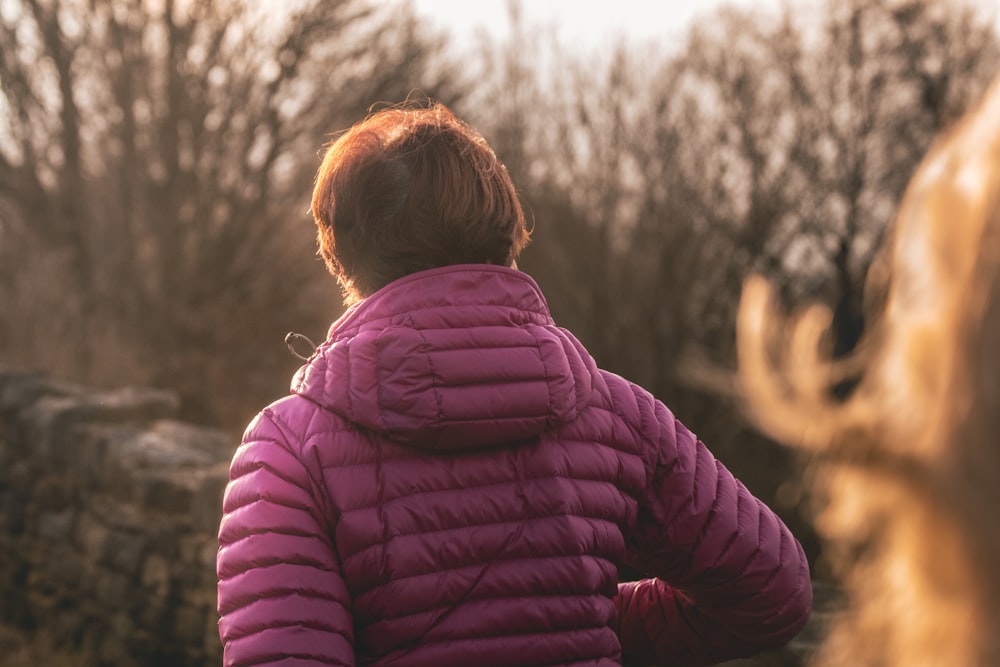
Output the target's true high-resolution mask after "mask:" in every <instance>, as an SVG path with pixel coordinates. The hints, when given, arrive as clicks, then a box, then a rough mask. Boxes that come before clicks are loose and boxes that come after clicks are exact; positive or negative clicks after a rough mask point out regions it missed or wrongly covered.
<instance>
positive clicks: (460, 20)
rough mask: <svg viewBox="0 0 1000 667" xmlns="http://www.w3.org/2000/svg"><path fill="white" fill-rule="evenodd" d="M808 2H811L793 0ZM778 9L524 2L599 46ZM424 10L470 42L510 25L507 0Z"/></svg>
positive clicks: (711, 1) (636, 1)
mask: <svg viewBox="0 0 1000 667" xmlns="http://www.w3.org/2000/svg"><path fill="white" fill-rule="evenodd" d="M788 1H789V2H804V1H806V0H788ZM723 4H730V5H737V6H743V7H746V6H752V7H754V8H755V9H757V10H759V11H775V10H777V9H778V8H780V7H781V6H782V4H783V3H782V0H728V1H727V0H522V1H521V3H520V5H521V11H522V12H523V17H524V19H525V20H526V22H528V23H531V24H541V25H543V26H545V27H546V28H554V29H555V31H556V34H557V35H558V37H559V39H560V41H562V42H563V43H566V44H576V43H579V44H580V45H581V46H584V47H588V48H589V47H593V46H596V45H598V44H599V43H601V42H602V41H607V40H608V39H613V38H614V37H616V36H618V35H626V36H627V37H628V38H633V39H641V40H645V39H652V38H664V37H671V36H679V35H681V34H682V33H683V31H684V29H685V28H686V27H687V25H688V24H689V23H690V22H691V20H692V19H694V18H695V17H696V16H698V15H699V14H705V13H710V12H712V11H713V10H714V9H715V8H716V7H718V6H720V5H723ZM413 5H414V7H415V8H416V10H417V12H418V13H419V14H422V15H424V16H426V17H427V18H428V19H430V20H431V21H432V22H434V23H436V24H438V25H439V26H441V27H443V28H445V29H447V30H449V31H451V32H452V34H453V36H454V37H455V38H456V40H457V41H458V42H460V43H462V42H470V41H471V40H473V39H474V38H475V36H476V34H477V33H478V32H479V31H480V30H481V29H484V28H485V29H486V30H488V31H489V32H490V33H491V34H493V35H495V36H497V37H502V36H503V35H504V34H505V33H506V31H507V27H508V10H507V5H508V2H507V0H464V1H463V0H413Z"/></svg>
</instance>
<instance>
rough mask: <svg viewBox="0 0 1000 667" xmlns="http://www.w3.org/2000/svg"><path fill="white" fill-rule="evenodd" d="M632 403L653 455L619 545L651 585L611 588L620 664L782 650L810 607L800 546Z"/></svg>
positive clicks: (700, 450) (663, 415)
mask: <svg viewBox="0 0 1000 667" xmlns="http://www.w3.org/2000/svg"><path fill="white" fill-rule="evenodd" d="M638 391H640V392H641V390H638ZM643 393H644V392H643ZM637 398H638V400H639V401H640V402H644V401H645V402H647V403H646V405H645V406H641V407H640V410H642V411H643V412H645V413H646V414H647V417H646V419H644V420H643V421H644V423H645V424H647V429H646V431H647V434H648V435H650V436H652V437H650V440H649V443H650V444H649V446H650V447H653V448H654V450H655V451H654V452H652V453H651V455H650V456H649V460H650V461H651V466H652V470H651V476H650V478H649V482H648V484H647V488H646V491H645V495H644V497H643V498H641V499H640V506H639V514H638V519H637V522H636V525H635V526H634V527H633V529H632V530H631V531H630V532H629V533H628V534H627V535H626V540H627V544H628V552H629V553H628V558H629V560H630V563H629V564H630V565H632V566H634V567H636V568H637V569H639V570H640V571H644V572H648V573H650V574H652V575H653V576H655V577H656V578H655V579H647V580H644V581H639V582H629V583H625V584H621V585H620V586H619V594H618V597H617V598H616V599H615V604H616V606H617V608H618V612H619V622H620V628H619V635H620V637H621V640H622V650H623V654H624V656H623V657H624V659H625V661H626V662H627V663H629V664H649V663H652V662H655V663H657V664H669V665H674V664H684V665H688V664H707V663H711V662H718V661H721V660H727V659H730V658H737V657H743V656H747V655H751V654H754V653H758V652H760V651H763V650H767V649H773V648H778V647H779V646H782V645H784V644H786V643H787V642H788V641H790V640H791V639H792V638H793V637H794V636H795V635H796V634H798V633H799V631H801V630H802V628H803V627H804V626H805V624H806V621H807V620H808V618H809V611H810V607H811V604H812V588H811V584H810V579H809V567H808V564H807V562H806V559H805V555H804V553H803V551H802V547H801V546H800V545H799V543H798V542H797V541H796V540H795V538H794V537H793V536H792V534H791V532H790V531H789V530H788V528H787V527H786V526H785V525H784V524H783V523H782V522H781V520H780V519H779V518H778V517H777V516H776V515H775V514H774V513H773V512H772V511H771V510H770V509H768V508H767V507H766V506H765V505H764V504H763V503H762V502H761V501H759V500H757V499H756V498H754V497H753V495H751V493H750V492H749V491H748V490H747V489H746V487H744V486H743V484H741V483H740V482H739V481H737V480H736V479H735V478H734V477H733V476H732V474H730V472H729V471H728V470H726V468H725V467H724V466H723V465H722V464H721V463H720V462H719V461H717V460H716V459H715V458H714V457H713V456H712V454H711V453H710V452H709V451H708V449H707V448H706V447H705V446H704V444H702V443H701V442H700V441H699V440H698V439H697V438H696V437H695V436H694V435H693V434H692V433H691V432H690V431H688V430H687V429H686V428H685V427H684V426H683V424H681V423H680V422H679V421H677V420H676V419H675V418H674V416H673V415H672V414H671V413H670V411H669V410H668V409H667V408H666V407H665V406H664V405H663V404H662V403H660V402H659V401H653V399H652V397H649V396H648V394H645V395H642V396H637ZM648 402H652V405H651V406H649V403H648ZM647 406H648V407H647ZM644 408H645V409H644ZM650 413H651V414H650Z"/></svg>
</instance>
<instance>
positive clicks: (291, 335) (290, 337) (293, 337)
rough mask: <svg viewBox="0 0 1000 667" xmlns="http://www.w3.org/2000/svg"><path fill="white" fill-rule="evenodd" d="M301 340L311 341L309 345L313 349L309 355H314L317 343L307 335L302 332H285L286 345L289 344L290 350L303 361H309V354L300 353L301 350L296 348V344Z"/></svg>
mask: <svg viewBox="0 0 1000 667" xmlns="http://www.w3.org/2000/svg"><path fill="white" fill-rule="evenodd" d="M300 341H305V342H307V343H309V347H310V348H312V350H311V351H310V353H309V356H312V354H313V353H314V352H315V351H316V343H314V342H312V341H311V340H309V338H308V337H307V336H303V335H302V334H300V333H295V332H294V331H289V332H288V333H287V334H285V345H287V346H288V351H289V352H291V353H292V354H294V355H295V356H296V357H298V358H299V359H301V360H302V361H309V356H305V355H302V354H299V351H298V350H296V349H295V345H296V344H297V343H299V342H300Z"/></svg>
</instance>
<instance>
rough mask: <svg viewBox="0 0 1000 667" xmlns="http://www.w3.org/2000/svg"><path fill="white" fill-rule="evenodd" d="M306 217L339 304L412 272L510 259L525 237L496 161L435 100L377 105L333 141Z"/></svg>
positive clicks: (518, 206) (509, 261)
mask: <svg viewBox="0 0 1000 667" xmlns="http://www.w3.org/2000/svg"><path fill="white" fill-rule="evenodd" d="M312 214H313V218H314V219H315V220H316V225H317V227H318V242H319V252H320V255H321V256H322V257H323V260H324V261H325V262H326V265H327V268H328V269H329V270H330V273H332V274H333V275H334V276H335V277H336V278H337V280H338V282H339V283H340V285H341V288H342V289H343V291H344V301H345V302H346V303H347V304H351V303H353V302H356V301H358V300H360V299H363V298H365V297H367V296H369V295H371V294H372V293H373V292H375V291H376V290H378V289H380V288H381V287H384V286H385V285H387V284H389V283H390V282H392V281H393V280H396V279H398V278H401V277H403V276H405V275H408V274H411V273H415V272H417V271H422V270H426V269H431V268H435V267H440V266H448V265H452V264H497V265H506V266H510V265H511V264H513V262H514V260H515V259H516V257H517V255H518V254H519V253H520V252H521V250H522V249H523V248H524V246H525V245H526V244H527V242H528V236H529V233H528V230H527V228H526V225H525V220H524V213H523V211H522V209H521V204H520V201H519V200H518V197H517V193H516V191H515V189H514V184H513V182H512V181H511V178H510V175H509V174H508V173H507V169H506V167H504V165H503V164H502V163H501V162H500V161H499V160H498V159H497V157H496V154H495V153H494V152H493V149H491V148H490V146H489V144H487V143H486V140H485V139H484V138H483V137H482V136H481V135H480V134H479V133H478V132H476V131H475V130H474V129H472V128H471V127H470V126H469V125H467V124H465V123H464V122H462V121H461V120H459V119H458V118H456V117H455V115H454V114H452V112H451V111H449V110H448V109H447V108H446V107H445V106H444V105H442V104H433V105H431V106H429V107H426V108H389V109H383V110H381V111H378V112H376V113H374V114H372V115H370V116H369V117H368V118H366V119H365V120H363V121H361V122H359V123H357V124H356V125H354V126H353V127H351V128H350V129H349V130H348V131H347V132H345V133H344V134H343V135H342V136H341V137H340V138H338V139H337V140H336V141H335V142H333V143H332V144H331V145H330V146H329V148H328V149H327V150H326V154H325V155H324V157H323V163H322V165H320V168H319V172H318V173H317V176H316V186H315V188H314V190H313V198H312Z"/></svg>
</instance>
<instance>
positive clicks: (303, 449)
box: [241, 394, 357, 458]
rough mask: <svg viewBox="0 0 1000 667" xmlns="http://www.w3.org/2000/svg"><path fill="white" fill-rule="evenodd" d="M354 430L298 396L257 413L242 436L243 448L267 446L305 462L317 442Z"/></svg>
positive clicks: (349, 425)
mask: <svg viewBox="0 0 1000 667" xmlns="http://www.w3.org/2000/svg"><path fill="white" fill-rule="evenodd" d="M355 430H357V427H355V426H354V425H352V424H351V423H350V422H348V421H347V420H346V419H344V418H343V417H342V416H340V415H338V414H336V413H334V412H332V411H330V410H327V409H325V408H323V407H321V406H320V405H318V404H316V403H314V402H313V401H310V400H309V399H307V398H304V397H302V396H299V395H295V394H293V395H290V396H286V397H284V398H282V399H279V400H277V401H275V402H273V403H271V404H270V405H268V406H267V407H266V408H264V409H263V410H261V411H260V412H259V413H258V414H257V415H256V416H255V417H254V418H253V420H251V422H250V423H249V425H248V426H247V428H246V430H245V431H244V434H243V447H242V448H241V449H245V448H246V447H247V446H248V445H251V444H253V443H261V442H269V443H271V444H274V445H277V446H279V447H280V448H282V449H285V450H287V451H288V452H289V453H291V454H293V455H294V456H296V457H297V458H306V455H307V453H308V450H310V449H312V448H313V447H314V446H315V444H316V443H317V441H320V440H324V439H325V440H329V439H330V436H331V435H334V434H338V433H342V434H347V433H351V432H354V431H355Z"/></svg>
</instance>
